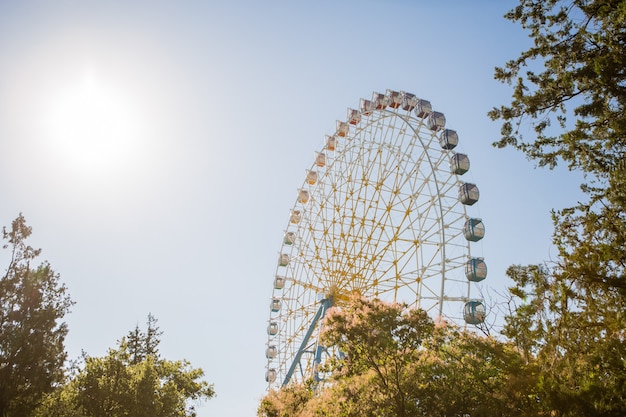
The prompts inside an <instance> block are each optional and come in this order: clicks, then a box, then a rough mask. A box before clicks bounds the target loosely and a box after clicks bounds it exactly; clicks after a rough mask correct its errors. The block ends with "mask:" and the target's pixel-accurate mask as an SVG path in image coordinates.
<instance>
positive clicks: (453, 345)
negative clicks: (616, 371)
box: [258, 298, 538, 417]
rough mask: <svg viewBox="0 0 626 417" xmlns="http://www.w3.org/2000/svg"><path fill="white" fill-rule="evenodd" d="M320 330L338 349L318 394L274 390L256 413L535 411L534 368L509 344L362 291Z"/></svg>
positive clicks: (343, 415)
mask: <svg viewBox="0 0 626 417" xmlns="http://www.w3.org/2000/svg"><path fill="white" fill-rule="evenodd" d="M324 329H325V330H324V332H323V335H322V340H323V343H324V344H325V345H327V346H334V347H336V348H338V349H339V350H340V351H341V352H343V355H342V356H341V357H337V358H335V360H334V361H331V363H330V364H329V367H330V369H328V370H329V371H331V373H332V378H331V380H330V381H327V383H326V385H325V386H324V387H323V389H322V390H321V392H320V393H319V395H313V388H312V386H310V387H307V386H290V387H286V388H283V389H281V390H279V391H273V392H271V393H270V394H268V396H266V397H265V398H264V399H263V401H262V403H261V406H260V407H259V410H258V414H259V416H263V417H282V416H301V417H305V416H306V417H309V416H340V417H352V416H355V417H356V416H398V417H408V416H411V417H412V416H424V415H448V416H462V415H471V416H493V415H499V416H509V415H510V416H523V415H529V416H530V415H537V410H538V407H537V401H536V395H535V393H534V391H533V387H534V386H535V384H536V382H537V381H536V377H535V373H534V368H533V367H532V365H528V364H527V363H526V362H525V361H524V360H523V358H522V356H521V355H520V354H519V352H518V351H517V349H516V348H515V347H514V346H513V345H511V344H505V343H501V342H498V341H496V340H495V339H493V338H485V337H479V336H476V335H473V334H468V333H464V332H461V331H459V329H457V328H456V327H454V326H450V325H445V324H443V323H440V324H438V325H435V323H434V322H433V321H432V320H431V319H430V318H429V317H428V315H427V314H426V313H425V312H424V311H422V310H419V309H409V308H407V306H406V305H404V304H387V303H384V302H381V301H379V300H366V299H362V298H353V299H351V300H350V301H349V302H348V303H347V304H346V305H344V306H342V307H341V308H333V309H331V310H330V311H329V313H328V316H327V317H326V318H325V321H324Z"/></svg>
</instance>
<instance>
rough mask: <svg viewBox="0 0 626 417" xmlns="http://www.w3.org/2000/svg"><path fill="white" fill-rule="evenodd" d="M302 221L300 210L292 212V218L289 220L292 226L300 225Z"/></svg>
mask: <svg viewBox="0 0 626 417" xmlns="http://www.w3.org/2000/svg"><path fill="white" fill-rule="evenodd" d="M300 220H302V213H301V212H300V210H293V211H292V212H291V217H290V218H289V221H290V222H291V224H298V223H300Z"/></svg>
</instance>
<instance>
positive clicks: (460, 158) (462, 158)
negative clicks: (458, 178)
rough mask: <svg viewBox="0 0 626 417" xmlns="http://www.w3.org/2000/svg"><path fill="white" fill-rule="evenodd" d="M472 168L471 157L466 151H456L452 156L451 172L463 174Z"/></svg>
mask: <svg viewBox="0 0 626 417" xmlns="http://www.w3.org/2000/svg"><path fill="white" fill-rule="evenodd" d="M469 169H470V161H469V157H468V156H467V155H465V154H464V153H455V154H454V155H452V158H450V172H452V173H453V174H457V175H463V174H465V173H466V172H467V171H469Z"/></svg>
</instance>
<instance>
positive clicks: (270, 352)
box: [265, 345, 278, 359]
mask: <svg viewBox="0 0 626 417" xmlns="http://www.w3.org/2000/svg"><path fill="white" fill-rule="evenodd" d="M277 354H278V349H276V346H274V345H271V346H268V347H267V349H265V357H266V358H267V359H274V358H275V357H276V355H277Z"/></svg>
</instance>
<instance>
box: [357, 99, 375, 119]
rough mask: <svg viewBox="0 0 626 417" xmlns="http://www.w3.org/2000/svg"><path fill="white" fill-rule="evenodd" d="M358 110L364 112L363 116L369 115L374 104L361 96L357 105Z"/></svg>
mask: <svg viewBox="0 0 626 417" xmlns="http://www.w3.org/2000/svg"><path fill="white" fill-rule="evenodd" d="M359 110H361V113H362V114H364V115H365V116H369V115H370V114H372V112H373V111H374V110H376V105H375V104H374V103H372V102H371V101H370V100H366V99H364V98H362V99H361V103H360V105H359Z"/></svg>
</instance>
